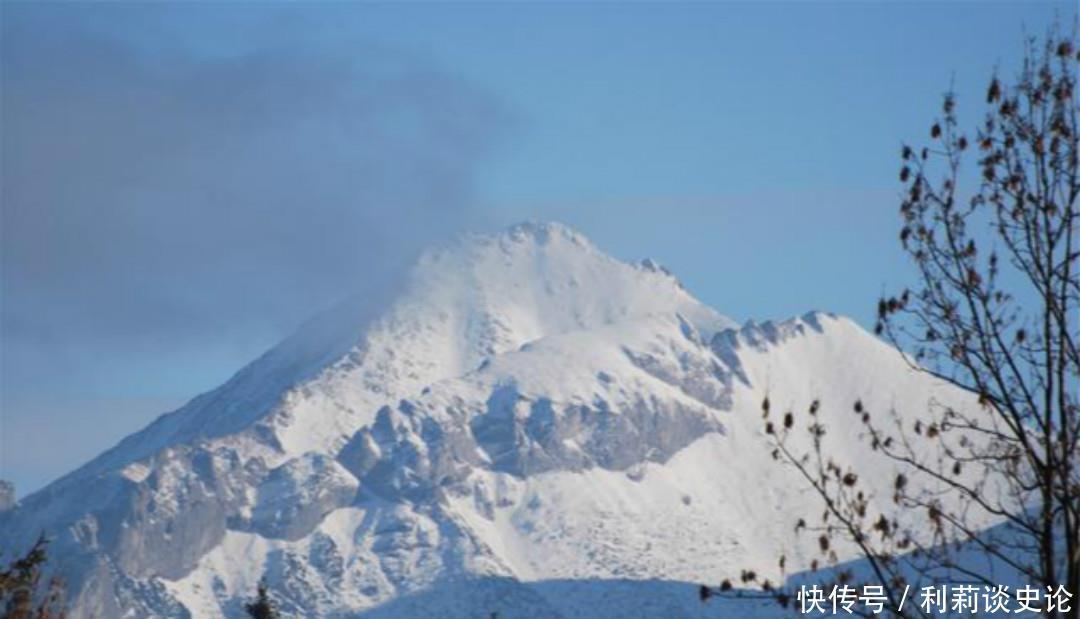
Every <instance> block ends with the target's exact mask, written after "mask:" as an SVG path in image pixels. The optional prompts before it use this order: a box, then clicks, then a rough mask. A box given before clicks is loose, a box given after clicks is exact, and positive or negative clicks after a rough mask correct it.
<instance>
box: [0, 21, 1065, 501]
mask: <svg viewBox="0 0 1080 619" xmlns="http://www.w3.org/2000/svg"><path fill="white" fill-rule="evenodd" d="M0 11H2V20H0V22H2V25H0V27H2V34H3V37H2V39H3V40H2V43H0V45H2V54H3V55H2V66H0V69H2V71H0V79H2V95H0V96H2V108H0V114H2V122H0V128H2V133H0V145H2V168H0V172H2V179H0V181H2V183H0V192H2V195H0V198H2V205H0V206H2V222H0V223H2V226H0V234H2V250H0V251H2V264H0V267H2V276H3V277H2V284H3V288H2V298H0V303H2V313H0V361H2V366H0V388H2V390H0V478H8V479H13V480H14V481H15V482H16V483H17V485H18V486H19V489H20V492H21V493H22V492H26V491H29V490H33V489H36V488H38V487H40V486H41V485H42V484H44V483H46V482H48V481H49V480H51V479H52V478H54V477H56V476H57V475H59V474H62V473H64V472H66V471H68V470H70V469H71V468H73V467H75V466H77V465H78V464H80V463H82V462H83V461H85V460H87V459H88V458H90V457H92V456H93V455H95V454H97V453H99V452H100V451H102V450H103V449H105V448H107V447H109V446H110V445H111V444H113V443H114V442H115V441H116V440H118V439H119V438H121V437H122V436H124V435H126V434H128V433H130V432H132V431H135V430H137V429H139V428H140V427H142V426H143V425H145V424H146V423H148V422H149V421H150V420H152V419H153V418H154V417H156V416H157V415H158V414H160V413H162V412H164V411H165V410H167V409H169V408H171V407H174V406H176V405H178V404H180V403H182V402H183V401H184V400H186V399H187V398H189V397H191V396H193V395H195V394H196V393H198V392H200V391H204V390H206V389H208V388H212V387H214V386H216V385H217V384H219V383H220V382H222V381H223V380H224V379H226V378H227V377H228V376H229V375H230V374H231V373H232V372H234V371H235V370H237V369H239V367H240V366H242V365H243V364H244V363H246V362H247V361H249V360H250V359H251V358H253V357H254V356H256V355H257V354H259V353H260V352H262V351H263V350H265V349H266V348H267V347H269V346H271V345H272V344H274V343H275V342H276V341H277V340H279V339H280V338H281V337H283V336H284V335H286V334H287V333H288V332H290V331H291V330H292V329H293V328H294V327H295V326H296V325H297V324H299V323H300V322H301V321H302V320H303V319H305V318H306V317H308V316H310V315H311V314H313V313H314V312H315V311H317V310H319V309H322V308H324V307H326V306H327V305H329V304H332V303H333V302H334V301H335V300H336V299H338V298H340V297H341V296H344V295H345V294H348V293H350V292H352V291H354V290H357V289H362V288H363V287H365V286H366V285H370V284H371V283H372V282H374V281H377V280H386V279H393V278H394V277H395V274H396V273H397V272H398V271H399V270H400V269H401V268H402V267H403V265H406V264H408V262H409V261H410V259H411V258H412V257H413V256H414V255H415V253H416V252H417V251H419V249H420V248H422V247H424V246H426V245H428V244H431V243H437V242H439V241H440V240H443V239H445V238H447V237H449V236H451V235H453V234H455V233H458V232H460V231H463V230H467V229H471V230H484V231H490V230H497V229H499V228H502V227H505V226H507V225H509V224H512V223H514V222H517V221H521V220H530V219H533V220H559V221H562V222H564V223H567V224H569V225H571V226H574V227H576V228H578V229H580V230H581V231H582V232H584V233H585V234H586V235H588V236H589V237H590V238H592V239H593V240H594V241H595V242H596V243H597V244H598V245H599V246H600V247H601V248H603V249H605V250H607V251H609V252H610V253H612V254H614V255H616V256H618V257H621V258H626V259H638V258H642V257H646V256H649V257H653V258H655V259H657V260H658V261H659V262H661V263H662V264H664V265H665V266H667V267H668V268H670V269H671V270H672V271H673V272H674V273H675V274H676V275H677V276H679V277H680V279H682V280H683V281H684V283H685V284H686V285H687V287H688V288H689V289H690V290H691V291H692V292H693V293H694V294H696V295H697V296H698V297H699V298H701V299H703V300H704V301H706V302H707V303H709V304H711V305H713V306H714V307H716V308H717V309H718V310H720V311H721V312H724V313H726V314H728V315H731V316H733V317H734V318H736V319H738V320H743V319H747V318H784V317H788V316H790V315H794V314H798V313H802V312H804V311H806V310H809V309H825V310H830V311H835V312H839V313H843V314H848V315H851V316H853V317H854V318H856V319H857V320H859V321H860V322H862V323H863V324H864V325H869V323H870V319H871V315H872V310H873V307H874V303H875V301H876V298H877V295H878V294H880V293H881V292H882V291H883V290H886V289H893V288H897V287H899V286H902V285H903V283H904V282H905V277H906V272H905V270H904V263H903V261H902V259H901V255H900V253H899V251H898V247H897V245H896V242H895V239H896V232H897V220H896V213H897V199H896V194H897V191H898V183H897V180H896V173H897V169H898V165H897V164H898V153H899V146H900V143H901V142H902V141H904V140H912V141H919V140H921V139H923V138H924V136H925V135H926V131H927V128H928V127H929V124H930V123H931V121H932V120H933V119H934V117H935V115H936V113H937V110H938V108H939V103H940V99H941V95H942V93H943V91H944V90H945V89H946V88H948V87H949V85H950V83H951V84H952V85H953V86H954V87H955V89H956V91H957V92H958V94H959V96H960V111H961V114H962V116H963V117H964V118H966V119H967V122H968V124H969V125H973V124H974V123H975V122H977V121H978V120H979V118H980V117H981V106H980V104H981V97H982V94H983V92H984V87H985V85H986V83H987V80H988V77H989V75H990V74H991V72H992V71H994V69H995V67H998V68H999V69H1000V70H1001V71H1002V72H1003V73H1006V74H1007V73H1009V72H1011V71H1012V70H1013V69H1014V68H1015V66H1016V65H1017V63H1018V59H1019V58H1020V55H1021V48H1022V42H1023V37H1024V33H1025V32H1027V33H1029V34H1041V33H1043V32H1044V31H1045V30H1046V28H1047V26H1048V25H1049V24H1050V23H1052V21H1053V20H1054V19H1055V16H1058V17H1059V18H1060V19H1061V21H1062V22H1064V23H1066V24H1071V23H1072V21H1071V20H1073V19H1074V18H1075V15H1076V8H1075V4H1074V3H1071V2H1056V3H1050V2H1047V3H1037V2H1023V3H1005V2H993V3H976V2H937V3H899V2H896V3H877V2H865V3H864V2H842V3H819V2H797V3H771V2H770V3H723V2H715V3H693V4H677V3H657V4H644V3H633V4H629V3H627V4H616V3H589V4H584V3H581V4H578V3H507V4H490V3H470V4H458V3H436V4H419V3H399V4H373V3H331V4H319V3H304V4H278V3H266V4H263V3H251V2H246V3H224V2H222V3H191V4H186V5H160V4H150V3H138V4H122V3H97V4H90V3H81V4H80V3H65V4H19V3H4V4H3V5H2V6H0Z"/></svg>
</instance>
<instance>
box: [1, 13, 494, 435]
mask: <svg viewBox="0 0 1080 619" xmlns="http://www.w3.org/2000/svg"><path fill="white" fill-rule="evenodd" d="M129 6H130V5H129ZM64 7H69V8H67V9H65V8H64ZM107 10H112V11H113V13H114V16H118V17H123V18H124V21H123V23H122V25H119V26H116V27H115V28H113V27H110V26H109V15H107V14H103V13H102V12H101V11H107ZM101 11H97V12H95V11H92V10H90V9H88V8H87V7H85V6H79V5H62V6H60V7H59V8H58V7H56V6H52V7H46V8H35V7H32V6H21V5H7V6H5V7H4V16H3V17H4V19H3V20H2V21H3V41H2V54H3V56H2V57H3V71H2V97H3V99H2V119H0V122H2V129H3V130H2V156H3V160H2V174H3V177H2V195H0V199H2V206H3V209H2V280H3V295H2V322H0V337H2V355H3V375H2V378H3V383H4V384H3V399H4V406H3V408H4V410H3V415H4V416H5V417H7V418H8V419H9V420H10V419H12V418H13V417H15V416H19V415H20V414H22V408H21V407H20V406H17V405H16V403H17V402H20V401H24V400H25V399H26V397H27V394H33V393H39V392H40V393H48V392H53V391H59V390H63V389H65V387H67V386H70V383H71V382H72V381H73V380H74V381H75V382H78V377H80V376H81V377H82V379H84V380H83V382H85V383H88V384H92V383H93V382H94V381H97V380H103V381H104V382H105V383H108V382H110V381H115V378H116V377H115V376H112V377H110V376H108V374H109V372H114V373H127V374H128V375H134V376H138V375H139V369H138V368H137V367H135V364H137V359H139V358H158V359H160V358H162V357H163V356H165V357H168V356H173V357H175V356H176V355H178V354H185V353H178V352H177V351H189V352H188V353H186V354H188V358H190V357H191V356H192V355H194V354H195V353H191V352H190V351H197V350H200V349H205V350H211V349H213V348H214V347H221V346H222V345H225V344H223V342H226V343H230V342H231V343H232V344H235V346H238V347H240V348H243V349H244V351H245V353H244V354H248V353H249V352H252V351H254V350H256V349H258V348H261V347H263V346H265V345H268V344H270V343H272V340H273V339H275V338H277V337H278V336H279V335H284V334H285V333H287V332H288V331H289V330H291V329H292V328H293V327H294V326H295V325H297V324H298V323H300V322H302V321H303V319H305V318H306V317H307V316H309V315H310V314H312V313H314V312H315V311H317V310H320V309H322V308H323V307H325V306H327V305H329V304H332V303H333V302H335V300H337V299H339V298H342V297H344V296H346V295H349V294H351V293H353V292H354V291H356V290H358V289H362V288H363V287H364V286H365V285H366V284H369V283H371V282H373V281H376V280H379V279H385V278H388V277H393V276H394V275H393V274H394V273H396V271H397V270H398V269H400V268H402V266H403V265H404V264H407V263H408V262H409V261H410V260H411V258H412V256H413V255H414V254H415V252H416V251H418V249H419V248H421V247H423V246H424V245H427V244H429V243H431V242H433V241H436V240H438V239H440V238H442V237H444V236H446V235H448V234H450V233H453V232H455V231H457V230H459V229H460V228H461V227H463V226H467V225H469V224H470V220H471V219H472V218H473V217H474V213H473V211H472V210H471V209H470V208H469V200H470V186H471V182H472V178H473V175H474V171H475V169H476V167H477V165H478V164H479V163H480V162H482V161H483V160H484V158H485V157H486V156H487V155H488V153H489V152H490V149H491V147H492V143H493V140H495V139H496V138H497V137H498V135H499V134H500V133H501V131H502V127H503V126H504V124H505V122H504V119H505V118H506V117H505V114H504V113H503V110H502V109H501V107H500V106H499V105H498V104H497V102H495V101H493V100H491V99H490V98H489V97H488V96H487V95H486V94H485V93H482V92H480V91H478V90H477V89H475V88H474V87H472V86H470V85H469V84H467V83H465V82H463V81H462V80H460V79H457V78H454V77H449V76H448V75H446V74H444V73H442V72H441V71H440V70H439V69H438V68H434V67H432V66H428V65H425V64H424V63H423V62H420V61H418V60H416V59H415V58H412V57H409V56H407V55H405V54H401V53H396V52H394V51H391V50H387V49H385V48H380V47H379V46H377V45H374V44H370V43H357V42H355V41H349V42H348V44H342V45H329V44H325V41H324V42H323V44H308V43H312V42H313V41H316V40H317V39H318V37H317V36H309V37H307V38H306V43H305V44H299V45H297V44H294V45H285V44H276V43H275V41H276V39H275V36H273V35H268V36H265V37H262V38H261V40H262V41H263V43H250V42H252V41H258V40H260V39H259V37H254V36H251V35H250V33H248V35H246V36H245V37H243V39H244V41H245V42H247V43H243V44H235V42H231V41H227V40H222V41H220V42H219V43H220V45H219V47H220V48H221V49H222V50H225V51H221V52H220V53H212V51H211V52H207V51H206V50H201V51H195V50H188V49H185V45H189V43H190V42H187V43H185V42H184V41H181V40H172V41H167V40H162V41H160V42H157V43H155V42H151V43H147V41H148V38H147V33H153V34H157V35H162V36H165V35H168V34H169V32H171V30H170V29H168V28H163V27H162V25H161V24H162V23H165V22H164V21H163V20H158V21H156V22H155V21H154V20H152V19H149V17H152V16H148V15H146V13H148V11H147V9H145V8H141V7H133V8H132V9H131V10H130V11H119V10H116V9H104V8H103V9H101ZM92 17H96V19H91V18H92ZM143 17H146V18H147V19H146V20H144V21H145V23H140V19H141V18H143ZM84 18H86V19H84ZM269 21H270V22H271V23H272V25H271V26H268V27H270V28H272V29H275V31H276V32H280V31H281V29H282V27H283V26H282V24H283V19H282V16H281V15H276V16H275V19H273V20H269ZM144 26H145V28H144ZM248 26H250V24H248ZM297 27H300V26H297ZM287 29H288V28H287V27H286V30H287ZM172 30H178V29H176V28H173V29H172ZM132 33H134V34H135V35H141V38H140V37H139V36H128V35H131V34H132ZM208 36H209V35H208ZM214 36H220V32H219V33H217V34H215V35H214ZM249 349H250V350H249ZM102 366H104V367H105V369H104V370H102V369H101V368H102ZM161 367H167V366H161ZM174 369H176V368H174ZM94 372H97V374H94ZM102 374H105V375H106V376H105V377H104V378H103V377H102ZM144 378H147V379H149V378H150V377H147V376H144ZM179 382H180V383H183V382H184V381H183V380H180V381H179ZM105 390H106V391H107V390H108V388H107V387H106V388H105ZM31 400H32V398H31ZM159 412H161V411H148V412H147V413H148V415H147V416H148V417H149V416H150V414H151V413H159ZM24 425H25V424H24ZM11 427H12V424H8V428H9V429H10V428H11ZM131 429H134V428H131ZM12 440H16V439H15V437H12V436H10V434H9V435H8V436H7V437H5V441H12ZM9 453H10V452H9Z"/></svg>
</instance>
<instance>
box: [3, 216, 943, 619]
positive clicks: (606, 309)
mask: <svg viewBox="0 0 1080 619" xmlns="http://www.w3.org/2000/svg"><path fill="white" fill-rule="evenodd" d="M368 301H370V302H369V303H367V304H365V303H360V304H355V303H354V304H349V305H346V306H343V307H342V308H341V309H339V310H337V311H336V312H333V313H331V314H328V315H325V316H323V317H321V318H320V319H318V320H316V321H313V322H312V323H311V324H310V325H308V326H307V327H306V328H305V329H303V330H301V332H300V333H298V334H297V335H295V336H293V337H291V338H289V339H288V340H286V341H285V342H284V343H282V344H281V345H280V346H279V347H277V348H275V349H274V350H272V351H270V352H269V353H267V354H266V355H264V356H263V357H261V358H260V359H258V360H256V361H255V362H254V363H252V364H251V365H250V366H248V367H247V368H245V369H244V370H242V371H241V372H239V373H237V375H236V376H235V377H233V378H232V379H231V380H230V381H228V382H227V383H226V384H225V385H223V386H222V387H220V388H218V389H216V390H214V391H212V392H210V393H208V394H205V395H203V396H200V397H198V398H196V399H194V400H193V401H192V402H191V403H189V404H188V405H187V406H185V407H183V408H181V409H179V410H178V411H175V412H173V413H170V414H168V415H165V416H162V417H161V418H159V419H158V420H157V421H155V422H154V423H153V424H151V425H150V426H149V427H147V428H146V429H145V430H143V431H141V432H139V433H136V434H134V435H132V436H130V437H128V438H127V439H125V440H124V441H122V442H121V443H120V444H119V445H118V446H117V447H115V448H113V449H112V450H110V451H108V452H106V453H104V454H102V455H101V456H100V457H98V458H97V459H95V460H94V461H92V462H90V463H88V464H87V465H86V466H84V467H83V468H81V469H79V470H77V471H75V472H73V473H71V474H70V475H68V476H67V477H65V478H62V479H60V480H58V481H57V482H55V483H53V484H52V485H50V486H49V487H47V488H45V489H44V490H42V491H40V492H37V493H35V494H34V495H32V496H30V497H27V498H26V499H25V500H24V501H22V502H21V503H20V504H19V505H18V506H17V507H15V508H14V509H8V510H7V511H3V510H2V508H0V512H2V513H0V547H3V548H9V547H20V546H25V545H27V544H29V543H32V541H33V539H34V538H35V537H36V536H37V534H38V533H39V532H40V531H41V530H42V528H44V529H46V530H47V531H48V532H49V533H50V534H52V535H53V536H54V537H55V539H56V541H55V546H54V547H55V548H56V552H57V553H58V554H59V555H62V556H63V564H64V566H65V567H64V569H65V571H66V576H67V579H68V584H69V589H70V590H71V591H72V593H73V598H74V602H75V604H74V608H73V609H72V616H73V617H74V618H75V619H81V618H84V617H140V618H142V617H145V618H154V617H189V616H191V617H243V616H244V614H243V602H244V600H245V599H247V598H248V597H249V596H250V595H251V593H252V592H253V591H254V590H255V585H256V583H257V582H258V581H259V580H260V579H264V580H266V581H267V582H268V583H269V584H270V587H271V592H272V595H273V596H274V598H275V599H276V601H277V602H278V605H279V607H280V608H281V609H282V611H283V613H284V615H285V616H288V617H316V616H318V617H346V616H350V617H351V616H355V615H356V614H357V613H359V612H361V611H364V612H368V611H370V612H373V613H375V616H379V613H382V614H384V615H385V616H402V615H401V614H400V613H404V614H406V615H408V614H426V615H430V616H476V615H477V609H478V608H481V607H483V608H484V609H487V610H489V611H498V612H500V613H501V614H500V616H526V617H529V616H536V617H558V616H576V615H578V614H580V612H581V608H583V607H582V606H581V605H582V604H585V603H586V602H585V600H587V599H589V598H588V591H589V589H588V588H587V587H586V588H579V587H577V586H570V587H564V586H562V585H559V586H554V587H541V586H535V587H534V586H533V585H532V584H530V583H533V582H536V581H553V582H554V581H557V582H560V583H561V582H585V581H588V580H595V579H657V580H665V581H666V580H680V579H682V580H687V581H694V582H698V581H701V580H702V579H705V580H709V579H713V580H719V579H721V578H722V577H726V576H728V575H730V570H731V569H732V566H733V565H740V566H745V565H747V564H753V563H754V562H755V561H757V560H758V559H759V558H762V561H764V560H765V558H767V564H768V565H769V566H771V565H773V564H775V556H777V554H779V552H780V549H779V548H778V546H777V545H778V543H779V542H778V541H777V539H778V535H777V532H778V531H781V530H783V531H786V530H788V529H789V527H790V522H787V520H786V517H787V512H785V511H784V510H785V509H788V508H787V507H782V506H787V505H797V504H799V503H800V501H805V499H804V498H803V497H802V496H801V495H799V493H797V492H794V491H793V490H792V488H793V487H794V486H793V485H791V484H789V483H788V482H789V481H790V480H788V479H787V478H785V477H782V475H783V473H777V474H776V475H777V476H776V477H771V476H770V475H773V474H772V473H769V472H768V471H771V470H772V469H771V468H767V467H769V466H770V465H769V464H767V462H768V453H767V451H765V450H764V449H762V448H761V444H760V442H759V441H760V437H759V436H758V431H757V427H758V425H759V420H760V411H759V408H758V405H759V403H760V401H761V398H762V397H763V395H764V394H765V393H769V394H770V396H771V397H772V398H773V399H774V401H776V402H777V403H778V405H781V406H784V405H786V406H799V405H803V404H805V402H809V401H810V399H811V397H823V398H826V401H828V400H827V398H835V400H836V401H843V400H846V399H848V398H849V397H853V396H852V395H851V394H852V393H855V391H852V389H854V388H855V387H858V388H862V387H864V386H867V385H869V386H870V391H871V393H870V395H868V396H867V397H866V398H865V401H866V403H867V405H868V406H871V405H873V404H874V403H875V402H876V403H882V406H885V405H886V404H885V403H887V404H888V405H894V404H896V402H897V401H899V400H903V401H911V402H913V403H916V404H917V403H918V402H919V401H924V400H925V398H927V397H929V394H930V393H931V391H932V389H931V387H934V386H932V385H928V383H926V379H925V378H922V377H911V376H908V375H907V374H904V372H905V371H906V369H907V366H906V364H904V363H903V361H902V360H901V359H900V358H899V356H898V355H895V353H893V351H891V350H888V349H887V347H885V346H883V345H881V344H880V343H878V342H877V341H876V340H874V339H873V338H872V337H870V336H869V335H867V334H865V333H864V332H862V331H861V330H860V329H859V328H858V327H856V326H855V325H854V324H852V323H851V322H850V321H846V320H843V319H837V318H834V317H830V316H827V315H823V314H810V315H807V316H804V317H803V318H801V319H796V320H793V321H789V322H786V323H780V324H773V323H764V324H762V325H756V324H748V325H747V326H745V327H743V328H741V329H740V328H737V327H736V326H735V324H734V323H733V322H732V321H730V320H729V319H727V318H724V317H723V316H721V315H720V314H718V313H716V312H715V311H713V310H712V309H710V308H708V307H706V306H705V305H703V304H701V303H700V302H698V301H697V300H695V299H694V298H693V297H691V296H690V295H689V294H688V293H687V292H686V291H685V290H684V289H683V288H682V286H681V285H680V284H679V283H678V282H677V281H676V280H675V279H674V278H673V277H672V276H671V275H670V274H669V273H668V272H667V271H666V270H664V269H663V268H661V267H659V266H657V265H656V264H655V263H653V262H651V261H648V262H645V263H644V264H643V265H642V266H631V265H629V264H625V263H622V262H619V261H616V260H614V259H612V258H609V257H607V256H605V255H604V254H602V253H600V252H599V251H598V250H596V249H595V248H594V247H593V246H592V245H591V244H590V243H589V242H588V241H587V240H585V239H584V238H583V237H581V236H580V235H578V234H577V233H575V232H573V231H570V230H568V229H566V228H564V227H561V226H558V225H528V226H519V227H516V228H513V229H511V230H510V231H508V232H507V233H505V234H502V235H497V236H493V237H479V238H474V239H470V240H467V241H465V242H462V243H461V244H459V245H456V246H453V247H451V248H448V249H445V250H436V251H432V252H429V253H428V254H427V255H426V256H425V257H424V258H423V259H422V260H421V261H420V263H419V265H418V266H417V268H416V270H415V272H414V274H413V277H412V279H411V280H410V282H408V284H407V285H406V286H404V288H403V290H402V291H396V292H395V294H394V295H388V296H387V297H386V299H382V298H379V299H376V300H372V299H368ZM901 375H902V377H901V378H899V379H894V378H893V376H901ZM882 376H889V377H890V378H889V381H888V382H883V381H882V379H881V377H882ZM852 386H855V387H852ZM934 388H936V387H934ZM858 393H861V392H858ZM785 400H786V401H785ZM823 415H824V413H823ZM847 425H848V426H850V424H847ZM841 428H842V431H841V432H838V437H839V438H838V440H848V441H850V442H851V443H853V444H854V443H856V442H857V441H856V440H855V436H854V434H851V432H855V430H854V429H850V428H848V427H846V426H841ZM849 430H850V432H849ZM830 440H831V438H830ZM855 457H857V455H856V454H854V453H853V455H852V458H855ZM762 471H765V472H762ZM0 501H2V487H0ZM0 505H3V503H2V502H0ZM796 561H797V556H796V557H795V558H793V559H792V562H793V563H794V562H796ZM763 569H765V568H764V567H763ZM616 589H617V591H618V595H619V596H622V597H620V599H625V600H626V604H627V605H628V606H625V607H624V608H623V611H622V612H625V611H626V609H627V608H634V609H637V608H652V606H649V604H654V605H656V609H657V612H661V611H663V612H670V614H668V615H665V616H679V614H680V613H682V612H683V610H686V609H682V610H680V609H681V608H682V607H681V606H679V603H677V602H670V600H669V598H668V597H665V596H666V595H667V593H663V594H659V593H658V595H659V597H657V598H656V599H655V600H653V601H652V602H649V601H647V600H645V599H635V598H634V595H633V594H631V592H630V591H631V590H630V589H624V588H618V587H617V588H616ZM432 591H447V592H457V593H458V594H460V597H459V598H454V597H453V596H452V595H449V594H448V595H445V596H444V595H437V594H431V595H429V593H430V592H432ZM643 591H644V590H643ZM680 591H681V589H680ZM575 596H577V597H575ZM582 596H584V597H582ZM690 599H691V600H693V599H694V598H693V596H691V598H690ZM506 600H514V605H513V606H512V607H507V606H505V604H504V602H505V601H506ZM656 600H662V601H661V602H658V601H656ZM669 602H670V603H669ZM643 604H644V606H642V605H643ZM478 605H480V606H478ZM687 608H689V609H690V610H689V611H687V612H696V611H695V610H694V609H695V608H696V607H694V606H693V604H691V606H689V607H687ZM617 611H618V609H613V613H615V614H613V615H612V616H618V614H619V612H617ZM481 614H483V613H481Z"/></svg>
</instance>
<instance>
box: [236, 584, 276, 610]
mask: <svg viewBox="0 0 1080 619" xmlns="http://www.w3.org/2000/svg"><path fill="white" fill-rule="evenodd" d="M244 609H245V610H247V613H248V614H249V615H251V619H278V617H280V615H279V614H278V612H277V608H275V606H274V602H273V600H271V599H270V594H269V593H268V592H267V589H266V583H265V582H260V583H259V590H258V592H257V593H256V594H255V601H253V602H248V604H247V605H246V606H245V607H244Z"/></svg>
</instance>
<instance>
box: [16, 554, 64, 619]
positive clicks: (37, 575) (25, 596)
mask: <svg viewBox="0 0 1080 619" xmlns="http://www.w3.org/2000/svg"><path fill="white" fill-rule="evenodd" d="M48 545H49V542H48V540H47V539H46V538H45V536H44V535H42V536H41V537H39V538H38V541H37V542H36V543H35V544H34V545H33V547H31V548H30V550H29V551H27V553H26V554H25V555H23V556H21V557H19V558H17V559H15V560H14V561H12V562H11V564H10V565H8V566H6V567H4V568H2V569H0V612H3V615H2V616H0V619H31V618H32V619H64V617H65V616H66V615H65V612H64V606H65V597H66V591H65V589H64V584H63V581H61V580H60V579H59V578H57V577H53V578H50V579H49V580H48V585H47V586H44V587H43V586H42V576H43V571H44V567H45V564H46V563H47V561H48Z"/></svg>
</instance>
